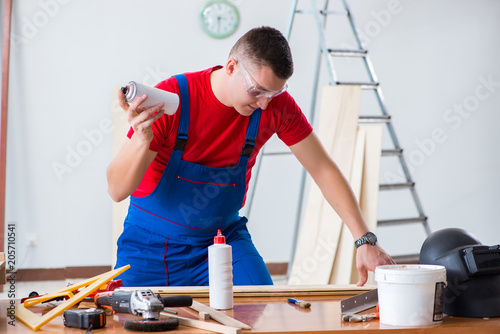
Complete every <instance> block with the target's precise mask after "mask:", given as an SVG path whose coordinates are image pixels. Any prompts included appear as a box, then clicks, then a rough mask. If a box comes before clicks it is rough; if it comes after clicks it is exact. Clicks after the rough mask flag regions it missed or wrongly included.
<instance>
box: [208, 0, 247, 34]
mask: <svg viewBox="0 0 500 334" xmlns="http://www.w3.org/2000/svg"><path fill="white" fill-rule="evenodd" d="M200 20H201V26H202V28H203V30H204V31H205V32H206V33H207V34H209V35H210V36H212V37H215V38H224V37H227V36H229V35H231V34H232V33H233V32H234V31H235V30H236V28H237V27H238V24H239V21H240V17H239V14H238V10H237V9H236V7H235V6H234V5H232V4H231V3H229V2H227V1H225V0H214V1H210V2H209V3H207V4H206V5H205V7H203V9H202V11H201V14H200Z"/></svg>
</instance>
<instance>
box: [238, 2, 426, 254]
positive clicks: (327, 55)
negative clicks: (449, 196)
mask: <svg viewBox="0 0 500 334" xmlns="http://www.w3.org/2000/svg"><path fill="white" fill-rule="evenodd" d="M298 2H299V0H292V4H291V8H290V13H289V19H288V25H287V29H286V31H285V37H286V38H287V40H290V36H291V31H292V26H293V24H294V19H295V15H297V14H305V15H313V16H314V21H315V23H316V26H317V31H318V34H319V47H318V53H317V58H316V67H315V78H314V82H313V91H312V99H311V107H310V110H311V112H310V117H309V122H310V123H311V124H313V122H314V115H315V112H316V97H317V93H318V82H319V76H320V69H321V63H322V58H323V62H324V63H325V64H326V66H327V73H328V81H329V84H330V85H359V86H361V88H362V90H371V91H373V93H374V94H375V97H376V102H377V103H376V104H377V109H379V114H375V115H360V117H359V122H360V123H378V124H385V125H386V127H387V128H386V129H387V131H388V134H389V137H390V141H391V146H392V147H391V148H384V149H383V150H382V157H396V158H397V161H398V163H399V167H400V168H401V170H402V176H403V178H404V181H403V182H398V183H381V184H380V186H379V191H383V192H387V191H393V190H403V189H404V190H408V191H409V192H410V194H411V199H412V201H413V204H414V206H415V209H416V210H415V211H416V212H417V214H416V216H413V215H409V216H408V217H403V218H397V219H379V220H378V221H377V225H378V226H379V227H383V226H400V225H405V224H421V225H422V227H423V228H424V231H425V233H426V235H429V234H430V233H431V229H430V227H429V223H428V218H427V216H426V215H425V213H424V210H423V207H422V204H421V202H420V199H419V196H418V194H417V191H416V188H415V182H414V181H413V179H412V177H411V174H410V170H409V168H408V164H407V162H406V160H405V157H404V155H403V149H402V148H401V146H400V144H399V141H398V139H397V136H396V132H395V130H394V126H393V125H392V122H391V116H390V115H389V113H388V112H387V108H386V104H385V102H384V97H383V94H382V88H381V86H380V83H379V81H378V79H377V76H376V75H375V71H374V69H373V65H372V62H371V60H370V56H369V52H368V50H367V49H366V48H365V47H364V45H363V43H362V41H361V38H360V34H359V32H358V30H357V27H356V25H355V22H354V19H353V16H352V13H351V11H350V9H349V6H348V4H347V0H341V4H342V6H343V8H342V9H341V10H330V9H328V7H329V2H330V1H329V0H323V6H322V8H321V9H318V5H317V2H318V1H317V0H311V1H310V8H309V9H305V10H304V9H297V5H298ZM335 15H341V16H344V17H346V18H347V20H348V22H349V26H350V29H351V31H352V35H353V37H354V40H355V43H354V44H355V47H354V48H352V49H340V48H337V49H335V48H329V47H328V46H327V39H326V33H325V28H326V23H327V18H328V17H329V16H335ZM336 57H344V58H358V59H361V60H362V61H363V64H364V68H365V69H366V74H367V77H368V80H367V81H341V80H339V78H338V75H337V73H336V70H335V66H334V63H333V59H334V58H336ZM276 154H291V152H287V153H267V152H266V150H265V147H264V148H263V149H262V153H261V155H260V158H259V159H258V160H257V162H256V173H255V175H254V180H253V183H252V184H251V185H250V187H251V189H250V191H249V195H250V197H249V203H248V212H249V213H250V212H251V209H252V202H253V195H254V193H255V187H256V185H257V182H258V175H259V171H260V167H261V164H262V160H263V159H264V158H265V157H266V156H269V155H276ZM305 183H306V172H305V170H303V171H302V176H301V185H300V189H301V191H300V194H299V197H300V198H299V203H301V204H302V203H303V200H304V189H305ZM301 213H302V205H298V211H297V215H296V224H295V231H294V237H293V245H292V258H291V260H290V263H292V260H293V251H294V249H295V244H296V241H297V234H298V230H299V228H298V227H299V225H300V219H301ZM397 259H400V260H401V261H414V260H416V259H418V254H404V255H399V256H397Z"/></svg>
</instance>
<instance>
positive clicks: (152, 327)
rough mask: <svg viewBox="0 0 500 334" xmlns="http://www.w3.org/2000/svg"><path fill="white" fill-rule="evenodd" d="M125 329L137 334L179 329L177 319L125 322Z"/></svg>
mask: <svg viewBox="0 0 500 334" xmlns="http://www.w3.org/2000/svg"><path fill="white" fill-rule="evenodd" d="M124 325H125V329H128V330H131V331H137V332H164V331H168V330H172V329H176V328H177V327H179V319H177V318H168V319H160V320H127V321H125V324H124Z"/></svg>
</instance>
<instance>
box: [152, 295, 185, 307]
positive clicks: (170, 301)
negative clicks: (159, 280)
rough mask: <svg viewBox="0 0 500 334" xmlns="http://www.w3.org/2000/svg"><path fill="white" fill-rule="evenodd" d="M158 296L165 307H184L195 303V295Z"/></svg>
mask: <svg viewBox="0 0 500 334" xmlns="http://www.w3.org/2000/svg"><path fill="white" fill-rule="evenodd" d="M157 298H158V299H159V300H160V301H161V302H162V303H163V306H164V307H184V306H191V305H193V297H191V296H187V295H186V296H172V297H161V296H160V294H158V295H157Z"/></svg>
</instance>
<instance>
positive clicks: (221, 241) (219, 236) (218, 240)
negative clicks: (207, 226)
mask: <svg viewBox="0 0 500 334" xmlns="http://www.w3.org/2000/svg"><path fill="white" fill-rule="evenodd" d="M225 243H226V237H225V236H223V235H222V233H221V231H220V230H218V231H217V235H216V236H215V237H214V244H225Z"/></svg>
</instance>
